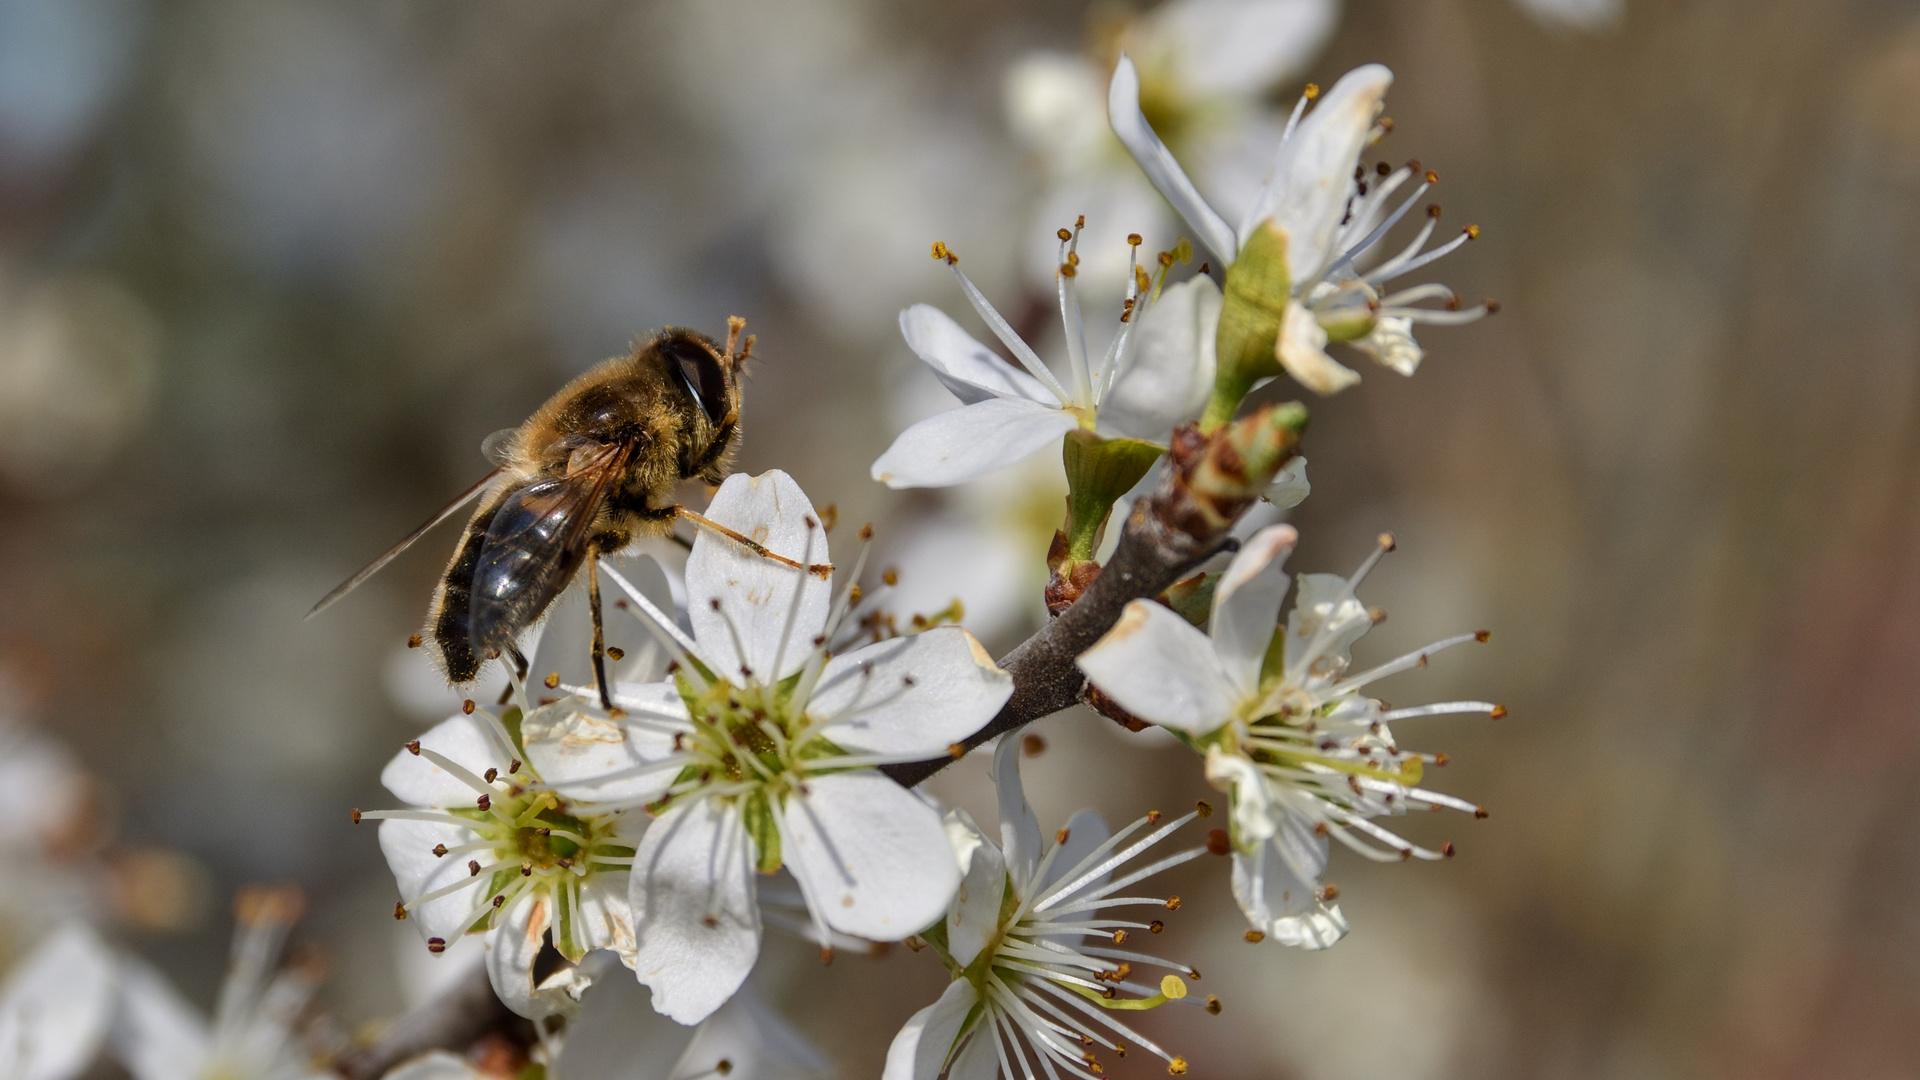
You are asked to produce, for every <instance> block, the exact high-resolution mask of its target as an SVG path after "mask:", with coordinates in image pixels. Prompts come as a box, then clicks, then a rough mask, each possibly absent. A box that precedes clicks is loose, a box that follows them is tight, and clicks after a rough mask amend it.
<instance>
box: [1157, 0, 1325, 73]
mask: <svg viewBox="0 0 1920 1080" xmlns="http://www.w3.org/2000/svg"><path fill="white" fill-rule="evenodd" d="M1339 17H1340V4H1339V2H1338V0H1172V2H1170V3H1164V4H1161V5H1160V6H1159V7H1157V8H1155V9H1153V10H1152V11H1151V12H1149V13H1148V14H1147V15H1146V17H1145V20H1144V21H1145V24H1146V25H1145V27H1144V28H1143V29H1144V31H1145V34H1146V35H1150V36H1151V37H1152V39H1153V40H1154V41H1155V42H1156V43H1159V44H1160V45H1161V46H1162V47H1163V48H1165V49H1166V50H1167V51H1168V54H1169V56H1170V58H1171V59H1172V61H1173V62H1174V63H1175V64H1176V65H1177V66H1176V67H1175V73H1176V77H1177V78H1178V80H1179V82H1180V83H1181V84H1182V89H1184V90H1185V91H1187V92H1188V93H1190V94H1192V95H1194V96H1197V97H1211V96H1214V95H1233V96H1237V97H1251V96H1254V95H1257V94H1260V93H1262V92H1264V91H1266V90H1268V89H1271V88H1272V87H1273V86H1274V84H1276V83H1278V82H1280V81H1281V80H1282V79H1286V78H1290V77H1292V76H1295V75H1298V74H1300V73H1301V72H1303V71H1305V70H1306V67H1307V64H1309V63H1310V62H1312V60H1313V58H1314V57H1315V56H1317V55H1319V52H1320V48H1321V46H1323V45H1325V44H1326V42H1327V37H1328V35H1330V34H1331V33H1332V32H1333V27H1334V23H1335V22H1336V21H1337V20H1338V19H1339Z"/></svg>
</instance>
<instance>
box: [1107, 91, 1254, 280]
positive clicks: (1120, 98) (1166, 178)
mask: <svg viewBox="0 0 1920 1080" xmlns="http://www.w3.org/2000/svg"><path fill="white" fill-rule="evenodd" d="M1107 122H1108V123H1110V124H1112V125H1113V133H1114V134H1115V135H1118V136H1119V137H1120V142H1121V144H1122V145H1124V146H1125V147H1126V148H1127V152H1128V153H1130V154H1132V155H1133V160H1134V161H1135V162H1137V163H1139V165H1140V168H1141V170H1142V171H1143V172H1145V173H1146V174H1147V179H1149V180H1151V181H1153V186H1154V187H1156V188H1159V189H1160V194H1161V195H1163V196H1165V197H1166V200H1167V202H1169V203H1172V204H1173V208H1174V210H1175V211H1176V212H1178V213H1179V215H1180V216H1181V217H1182V218H1184V219H1185V220H1186V222H1187V225H1188V227H1189V228H1191V229H1193V231H1194V234H1195V238H1196V239H1198V240H1199V241H1200V242H1201V243H1202V244H1204V245H1206V247H1207V250H1209V251H1211V252H1213V254H1214V257H1215V258H1217V259H1219V260H1220V263H1221V265H1223V266H1228V265H1232V263H1233V260H1234V256H1236V255H1238V254H1239V253H1240V245H1239V244H1238V243H1236V242H1235V240H1234V236H1233V229H1232V227H1231V226H1229V225H1228V224H1227V223H1226V220H1225V219H1224V218H1222V217H1221V216H1220V215H1219V214H1217V213H1215V212H1214V209H1213V207H1211V206H1208V205H1207V202H1206V200H1205V199H1202V198H1201V197H1200V192H1199V191H1198V190H1197V189H1195V188H1194V186H1193V181H1192V180H1189V179H1187V174H1186V172H1185V171H1184V170H1182V169H1181V168H1180V163H1179V162H1178V161H1175V160H1174V159H1173V152H1172V151H1170V150H1168V149H1167V144H1166V143H1163V142H1161V141H1160V136H1158V135H1155V134H1154V133H1153V125H1152V124H1149V123H1147V116H1146V114H1145V113H1143V112H1141V111H1140V74H1139V72H1137V71H1135V70H1134V68H1133V61H1132V60H1130V59H1128V58H1127V55H1126V54H1125V53H1122V54H1120V62H1119V63H1118V64H1117V65H1115V66H1114V69H1113V81H1112V82H1111V83H1109V84H1108V85H1107Z"/></svg>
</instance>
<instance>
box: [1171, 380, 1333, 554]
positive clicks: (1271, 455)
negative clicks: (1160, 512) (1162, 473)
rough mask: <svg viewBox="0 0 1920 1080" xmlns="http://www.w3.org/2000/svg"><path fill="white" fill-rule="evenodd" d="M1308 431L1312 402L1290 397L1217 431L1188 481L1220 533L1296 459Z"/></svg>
mask: <svg viewBox="0 0 1920 1080" xmlns="http://www.w3.org/2000/svg"><path fill="white" fill-rule="evenodd" d="M1306 430H1307V407H1306V406H1305V405H1302V404H1300V403H1299V402H1297V401H1289V402H1287V403H1286V404H1285V405H1264V406H1261V408H1260V409H1258V410H1257V411H1255V412H1253V413H1250V414H1248V415H1246V416H1243V417H1241V418H1240V419H1238V420H1236V421H1234V422H1233V423H1232V424H1230V425H1228V426H1227V427H1226V428H1224V429H1223V430H1221V431H1220V432H1218V433H1217V434H1215V435H1214V437H1213V438H1212V440H1210V442H1209V444H1208V445H1207V448H1206V452H1205V455H1204V456H1203V457H1202V458H1201V459H1200V460H1199V461H1198V462H1196V463H1195V464H1194V466H1193V470H1192V473H1191V474H1190V476H1189V477H1188V479H1187V484H1186V486H1187V490H1188V491H1189V492H1191V494H1192V496H1193V501H1194V505H1195V506H1196V508H1197V509H1199V510H1201V512H1202V516H1203V517H1204V518H1205V519H1206V521H1205V524H1206V525H1207V526H1208V527H1209V528H1211V529H1212V530H1213V531H1214V532H1216V533H1220V532H1225V531H1226V530H1227V529H1228V528H1229V527H1231V526H1232V525H1233V521H1234V519H1235V518H1237V517H1239V516H1240V512H1241V511H1242V510H1245V509H1246V508H1247V506H1248V504H1250V503H1252V502H1253V500H1255V499H1257V498H1259V497H1260V493H1261V492H1263V491H1265V490H1266V488H1267V485H1268V484H1270V483H1272V482H1273V477H1274V474H1276V473H1278V472H1279V471H1280V468H1281V466H1283V465H1285V464H1286V463H1287V462H1289V461H1291V460H1293V457H1294V455H1295V454H1296V453H1297V452H1298V450H1299V447H1300V436H1301V434H1302V433H1304V432H1305V431H1306Z"/></svg>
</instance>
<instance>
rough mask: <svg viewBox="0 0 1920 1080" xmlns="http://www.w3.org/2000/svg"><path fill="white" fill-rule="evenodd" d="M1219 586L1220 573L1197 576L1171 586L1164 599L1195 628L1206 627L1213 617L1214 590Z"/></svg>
mask: <svg viewBox="0 0 1920 1080" xmlns="http://www.w3.org/2000/svg"><path fill="white" fill-rule="evenodd" d="M1219 584H1220V575H1219V574H1218V573H1212V574H1195V575H1193V576H1192V577H1190V578H1186V579H1184V580H1181V581H1176V582H1174V583H1173V584H1172V585H1169V586H1168V587H1167V591H1166V595H1165V597H1164V598H1165V600H1166V602H1167V606H1168V607H1170V608H1172V609H1173V610H1174V611H1175V612H1176V613H1177V614H1178V615H1179V616H1180V617H1181V618H1183V619H1185V620H1187V621H1188V622H1190V623H1192V624H1193V625H1195V626H1199V627H1205V626H1206V625H1207V619H1208V618H1210V617H1211V616H1212V615H1213V590H1214V588H1215V587H1216V586H1218V585H1219Z"/></svg>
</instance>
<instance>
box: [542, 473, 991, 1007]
mask: <svg viewBox="0 0 1920 1080" xmlns="http://www.w3.org/2000/svg"><path fill="white" fill-rule="evenodd" d="M707 515H708V516H709V517H710V518H712V519H713V520H714V521H716V522H719V523H720V524H721V525H723V526H726V527H727V528H730V529H733V530H736V531H737V532H739V533H741V534H742V535H745V536H748V537H751V538H753V539H754V540H755V541H756V542H758V543H760V544H763V545H765V546H766V548H767V549H768V550H770V551H772V552H774V553H776V554H779V555H782V556H785V557H786V558H789V559H792V560H794V561H796V562H798V563H800V564H802V565H804V566H807V567H810V568H811V569H808V570H804V571H803V570H800V569H796V568H794V567H792V566H788V565H784V564H782V563H779V562H775V561H773V560H771V559H767V558H764V557H762V556H760V555H756V554H754V553H753V552H752V551H749V550H748V549H746V548H745V547H743V546H742V545H740V544H738V543H737V542H735V541H733V540H729V539H726V538H722V537H717V536H713V535H709V534H707V533H704V532H703V533H701V534H700V536H699V537H698V538H697V539H696V540H695V541H694V545H693V551H692V553H691V554H690V555H689V556H688V558H687V570H686V585H687V597H688V602H689V604H690V610H689V612H688V615H689V618H690V621H691V623H692V626H693V634H692V636H691V637H688V636H687V635H686V634H684V633H683V632H681V631H680V629H679V628H678V627H677V626H676V625H675V623H674V620H673V619H672V618H671V617H670V616H668V615H666V614H665V613H663V612H661V611H660V610H659V609H658V608H657V607H655V606H654V605H653V604H651V603H649V602H647V600H646V598H645V597H644V596H641V595H640V594H639V593H638V592H630V594H629V599H630V600H631V601H632V602H633V603H634V604H635V606H636V607H637V609H638V610H639V611H640V612H641V613H642V614H643V615H645V616H648V617H649V618H650V620H651V622H650V626H651V628H652V629H653V631H654V632H655V634H656V636H657V637H658V639H659V640H660V642H661V643H662V644H663V645H664V646H666V647H667V648H668V649H669V651H670V652H672V653H673V654H674V656H675V659H676V662H677V668H676V669H675V671H674V677H673V679H672V680H671V681H667V682H659V683H649V684H641V685H635V684H616V685H615V686H614V687H613V700H614V703H615V704H616V705H617V706H618V708H619V709H620V710H621V714H620V715H619V716H617V717H614V718H613V719H612V722H610V723H600V722H597V721H596V722H595V723H592V724H587V725H582V726H580V727H575V728H568V727H560V728H552V729H549V730H548V731H546V732H545V733H543V734H540V735H534V734H529V735H528V737H527V748H528V753H529V754H530V755H531V757H530V760H531V761H532V762H533V763H534V764H535V765H536V766H537V767H538V768H539V770H540V773H541V775H542V776H543V777H545V778H546V780H547V781H548V782H549V783H551V784H552V785H553V786H554V788H555V790H557V791H558V792H560V793H561V794H563V795H565V796H566V797H567V798H568V799H570V800H574V801H575V802H576V803H577V804H578V805H579V806H580V807H581V809H580V810H578V811H576V812H579V813H585V812H587V810H589V809H592V808H594V807H599V808H601V809H624V808H632V807H646V808H647V809H648V810H649V811H651V812H655V813H658V815H659V817H658V820H656V821H655V822H654V823H653V824H652V826H651V827H650V828H649V829H648V830H647V832H646V835H645V837H644V838H643V839H642V840H641V843H640V847H639V851H638V852H637V853H636V855H635V858H634V870H633V878H632V894H631V896H632V909H633V915H634V925H635V928H636V931H637V934H638V944H637V952H636V955H635V959H634V969H635V971H636V973H637V974H638V976H639V978H640V981H641V982H643V983H645V984H646V985H647V986H648V987H650V988H651V989H652V990H653V1006H654V1008H655V1009H657V1010H659V1011H660V1012H662V1013H664V1014H666V1015H667V1016H670V1017H672V1018H673V1019H675V1020H678V1021H680V1022H681V1023H694V1022H697V1021H699V1020H701V1019H702V1018H704V1017H706V1016H707V1015H708V1014H710V1013H712V1012H713V1011H714V1010H715V1009H717V1008H719V1007H720V1005H721V1004H723V1003H724V1002H725V1001H726V1000H727V999H728V998H729V997H731V996H732V995H733V993H734V991H735V990H737V989H738V988H739V986H740V984H741V981H742V980H744V979H745V978H746V976H747V972H748V971H749V970H751V969H752V967H753V963H754V959H755V958H756V956H757V955H758V954H759V949H760V912H759V905H758V902H757V899H756V895H755V894H756V888H755V883H754V876H755V870H756V869H757V870H759V871H761V872H763V873H772V872H773V871H775V870H777V869H779V868H780V867H781V866H782V865H784V866H786V867H787V868H788V869H790V870H791V871H792V873H793V878H794V881H795V882H796V883H797V884H798V885H799V887H800V891H801V893H802V895H803V896H804V897H805V900H806V906H807V909H808V912H809V917H810V919H811V920H812V922H813V924H814V927H815V930H816V933H815V935H814V936H815V939H816V940H819V941H831V940H833V934H834V933H840V934H848V935H852V936H855V937H860V938H865V939H868V940H871V941H897V940H900V939H901V938H904V937H907V936H908V935H910V934H913V933H916V932H918V931H920V930H922V929H924V928H925V927H926V926H927V925H928V924H930V923H932V922H934V921H935V920H937V919H938V918H939V917H940V913H941V911H943V910H944V909H945V908H946V904H947V901H948V899H949V898H951V897H952V895H953V890H954V888H955V887H956V886H957V885H958V884H959V880H960V871H959V868H958V867H957V866H956V865H955V863H954V859H953V853H952V852H951V851H950V850H949V849H948V847H947V845H946V841H945V832H944V830H943V829H942V827H941V823H940V815H939V813H938V812H937V811H935V810H934V809H933V808H932V807H931V806H929V805H928V804H927V803H925V802H923V801H921V799H920V798H919V797H918V796H917V795H915V794H913V793H912V792H910V791H908V790H907V789H905V788H903V787H901V786H899V785H898V784H896V783H894V782H893V781H892V780H889V779H888V778H887V777H885V776H883V775H881V774H880V773H879V772H878V771H877V768H876V766H879V765H884V764H888V763H893V762H906V761H917V760H923V759H926V758H929V757H938V756H941V755H943V754H945V753H947V752H948V748H949V747H950V746H952V745H953V744H955V743H957V742H958V741H959V740H961V739H963V738H965V737H966V736H968V735H971V734H973V733H974V732H975V731H977V730H978V729H979V728H980V727H981V726H982V725H984V724H985V723H986V722H987V721H988V720H989V719H991V718H992V717H993V715H994V714H995V713H996V712H998V711H999V709H1000V706H1001V705H1002V704H1004V703H1005V702H1006V700H1007V697H1008V696H1009V695H1010V694H1011V693H1012V692H1013V681H1012V678H1011V677H1010V676H1008V675H1007V673H1006V672H1004V671H1002V670H1000V669H999V668H998V667H996V666H995V665H994V663H993V661H992V659H991V658H989V657H988V656H987V654H986V652H985V650H984V649H982V648H981V647H980V643H979V642H978V641H976V640H974V638H973V635H971V634H969V633H967V632H966V631H965V630H962V629H960V628H958V627H952V626H943V627H938V628H935V629H932V630H928V631H925V632H923V633H919V634H911V635H908V636H906V637H899V638H894V639H892V640H888V641H883V642H879V643H877V644H872V645H868V646H866V647H864V648H861V649H857V650H855V651H853V652H850V653H848V654H847V655H845V656H834V655H832V654H831V653H830V652H829V648H830V646H831V644H832V642H833V641H835V640H836V639H837V638H839V636H840V631H841V629H842V625H843V623H844V622H845V619H846V616H847V612H848V608H849V606H850V602H851V598H852V597H851V593H852V588H851V586H849V588H848V589H846V590H843V591H842V592H841V594H840V595H839V597H838V598H835V597H834V596H833V595H832V580H831V576H832V575H831V571H830V570H828V569H827V568H826V567H825V565H824V564H825V560H826V558H827V544H826V538H825V535H824V530H823V529H822V528H820V525H819V521H818V518H817V517H816V516H815V515H814V512H813V507H812V505H811V504H810V503H809V502H808V501H807V497H806V495H805V493H803V492H802V491H801V490H800V488H799V485H797V484H795V483H794V482H793V480H792V478H791V477H789V476H787V475H786V474H785V473H782V472H778V471H775V472H769V473H766V474H764V475H761V476H758V477H747V476H743V475H738V474H736V475H734V476H732V477H729V478H728V480H727V482H726V483H725V484H723V485H721V487H720V491H719V492H718V493H717V494H716V495H715V496H714V498H713V503H712V505H711V506H710V507H709V508H708V510H707ZM863 557H864V552H863ZM859 573H860V570H859V566H858V565H856V567H855V568H854V572H853V575H852V576H853V578H854V579H856V580H857V579H858V577H859ZM609 576H611V577H612V578H613V580H614V582H615V584H616V585H622V587H624V579H622V578H621V577H620V576H619V575H618V574H617V573H610V575H609Z"/></svg>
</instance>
